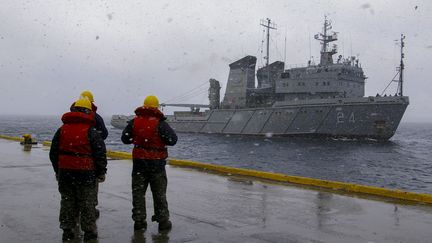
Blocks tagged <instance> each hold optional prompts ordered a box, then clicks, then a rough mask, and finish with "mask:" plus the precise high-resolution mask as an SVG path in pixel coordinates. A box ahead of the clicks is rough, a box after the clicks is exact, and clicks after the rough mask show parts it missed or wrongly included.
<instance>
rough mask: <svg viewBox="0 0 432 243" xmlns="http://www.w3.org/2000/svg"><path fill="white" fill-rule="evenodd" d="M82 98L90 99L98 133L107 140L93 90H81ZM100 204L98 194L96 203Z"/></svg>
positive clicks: (97, 212) (106, 132)
mask: <svg viewBox="0 0 432 243" xmlns="http://www.w3.org/2000/svg"><path fill="white" fill-rule="evenodd" d="M80 100H88V101H89V104H90V108H89V109H90V110H91V111H92V112H93V114H94V119H95V122H96V124H95V128H96V131H98V133H99V134H100V136H101V137H102V139H103V140H105V139H106V138H107V137H108V130H107V128H106V127H105V122H104V120H103V118H102V117H101V116H100V115H99V114H98V113H97V112H96V110H97V106H96V105H95V104H94V97H93V94H92V92H90V91H89V90H84V91H83V92H81V94H80ZM74 105H75V106H76V103H75V104H72V106H74ZM96 192H99V185H96ZM98 204H99V201H98V198H97V195H96V205H98ZM95 212H96V217H97V218H99V215H100V212H99V210H98V209H97V208H96V209H95Z"/></svg>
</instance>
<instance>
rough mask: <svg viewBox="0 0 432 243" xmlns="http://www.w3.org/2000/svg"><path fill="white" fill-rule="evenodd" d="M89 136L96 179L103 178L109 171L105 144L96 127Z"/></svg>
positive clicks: (90, 131)
mask: <svg viewBox="0 0 432 243" xmlns="http://www.w3.org/2000/svg"><path fill="white" fill-rule="evenodd" d="M88 136H89V141H90V146H91V148H92V157H93V162H94V165H95V172H96V177H103V176H105V174H106V171H107V168H106V167H107V158H106V148H105V142H104V140H103V139H102V137H101V136H100V134H99V132H98V131H97V130H96V129H95V128H94V127H91V128H90V129H89V134H88Z"/></svg>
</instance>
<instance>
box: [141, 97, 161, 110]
mask: <svg viewBox="0 0 432 243" xmlns="http://www.w3.org/2000/svg"><path fill="white" fill-rule="evenodd" d="M144 107H150V108H158V107H159V100H158V98H157V97H156V96H154V95H149V96H147V97H146V98H145V100H144Z"/></svg>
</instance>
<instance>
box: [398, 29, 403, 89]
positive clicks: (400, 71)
mask: <svg viewBox="0 0 432 243" xmlns="http://www.w3.org/2000/svg"><path fill="white" fill-rule="evenodd" d="M404 40H405V35H404V34H401V39H400V41H401V43H400V48H401V49H400V57H401V59H400V66H399V84H398V91H399V95H400V96H402V95H403V71H404V68H405V65H404V63H403V59H404V57H405V54H404V52H403V48H404V47H405V42H404Z"/></svg>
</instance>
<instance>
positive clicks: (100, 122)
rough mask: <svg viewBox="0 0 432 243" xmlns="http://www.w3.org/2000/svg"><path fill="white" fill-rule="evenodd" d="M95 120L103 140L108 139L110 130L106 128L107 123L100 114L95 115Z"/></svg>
mask: <svg viewBox="0 0 432 243" xmlns="http://www.w3.org/2000/svg"><path fill="white" fill-rule="evenodd" d="M95 120H96V130H97V131H98V132H99V133H100V135H101V137H102V139H103V140H105V139H106V138H107V137H108V130H107V128H106V126H105V122H104V120H103V118H102V117H101V116H100V115H99V114H98V113H95Z"/></svg>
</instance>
